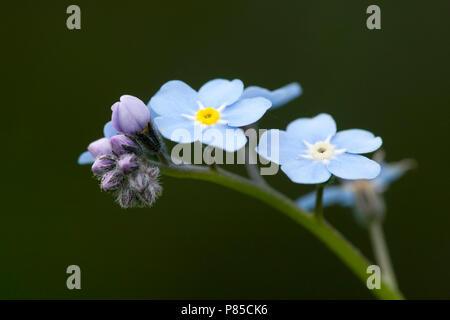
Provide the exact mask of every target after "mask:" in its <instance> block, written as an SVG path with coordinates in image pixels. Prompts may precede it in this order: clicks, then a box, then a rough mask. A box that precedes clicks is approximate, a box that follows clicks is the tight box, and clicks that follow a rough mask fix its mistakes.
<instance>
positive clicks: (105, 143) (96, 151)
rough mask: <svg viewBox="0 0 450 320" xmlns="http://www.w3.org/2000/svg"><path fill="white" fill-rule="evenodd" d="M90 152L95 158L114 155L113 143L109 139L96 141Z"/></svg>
mask: <svg viewBox="0 0 450 320" xmlns="http://www.w3.org/2000/svg"><path fill="white" fill-rule="evenodd" d="M88 150H89V152H90V153H91V154H92V155H93V156H94V158H97V157H99V156H102V155H104V154H112V148H111V142H110V141H109V138H101V139H98V140H95V141H94V142H92V143H91V144H90V145H89V146H88Z"/></svg>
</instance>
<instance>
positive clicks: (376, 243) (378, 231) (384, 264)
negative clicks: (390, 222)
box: [369, 219, 398, 289]
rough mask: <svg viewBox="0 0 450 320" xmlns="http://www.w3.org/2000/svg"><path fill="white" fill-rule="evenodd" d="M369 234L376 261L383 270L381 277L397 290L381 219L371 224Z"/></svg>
mask: <svg viewBox="0 0 450 320" xmlns="http://www.w3.org/2000/svg"><path fill="white" fill-rule="evenodd" d="M369 233H370V239H371V241H372V247H373V251H374V252H375V260H376V262H377V263H378V265H379V266H380V268H381V277H382V278H384V281H385V282H386V283H388V284H390V285H391V287H392V288H394V289H397V288H398V286H397V280H396V279H395V273H394V269H393V267H392V263H391V259H390V258H389V250H388V247H387V245H386V241H385V239H384V233H383V226H382V222H381V221H380V220H379V219H374V220H373V221H371V222H370V225H369Z"/></svg>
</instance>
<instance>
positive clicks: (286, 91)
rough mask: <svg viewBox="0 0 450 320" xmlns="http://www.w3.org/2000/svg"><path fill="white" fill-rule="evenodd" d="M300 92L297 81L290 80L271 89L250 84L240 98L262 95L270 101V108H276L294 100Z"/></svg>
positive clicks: (300, 88)
mask: <svg viewBox="0 0 450 320" xmlns="http://www.w3.org/2000/svg"><path fill="white" fill-rule="evenodd" d="M301 94H302V87H301V86H300V84H299V83H297V82H292V83H289V84H287V85H285V86H283V87H281V88H279V89H276V90H273V91H270V90H267V89H265V88H261V87H258V86H250V87H247V88H246V89H245V90H244V92H243V93H242V96H241V99H247V98H256V97H263V98H266V99H269V100H270V101H271V102H272V107H271V108H272V109H276V108H278V107H281V106H282V105H285V104H286V103H288V102H290V101H291V100H294V99H295V98H297V97H298V96H300V95H301Z"/></svg>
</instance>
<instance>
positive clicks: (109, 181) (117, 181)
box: [102, 170, 124, 191]
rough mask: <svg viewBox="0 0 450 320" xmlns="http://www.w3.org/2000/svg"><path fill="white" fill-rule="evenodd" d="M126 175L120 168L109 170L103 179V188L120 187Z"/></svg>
mask: <svg viewBox="0 0 450 320" xmlns="http://www.w3.org/2000/svg"><path fill="white" fill-rule="evenodd" d="M123 179H124V176H123V174H122V172H120V170H114V171H109V172H107V173H106V174H105V175H104V176H103V179H102V189H103V190H105V191H112V190H116V189H118V188H119V187H120V185H121V183H122V181H123Z"/></svg>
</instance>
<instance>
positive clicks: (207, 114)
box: [197, 108, 220, 126]
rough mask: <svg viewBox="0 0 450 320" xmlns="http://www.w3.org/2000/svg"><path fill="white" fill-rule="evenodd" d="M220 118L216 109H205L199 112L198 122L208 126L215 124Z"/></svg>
mask: <svg viewBox="0 0 450 320" xmlns="http://www.w3.org/2000/svg"><path fill="white" fill-rule="evenodd" d="M219 118H220V113H219V111H217V110H216V109H214V108H205V109H201V110H199V111H198V112H197V121H198V122H201V123H203V124H206V125H208V126H209V125H212V124H215V123H216V122H217V121H218V120H219Z"/></svg>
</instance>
